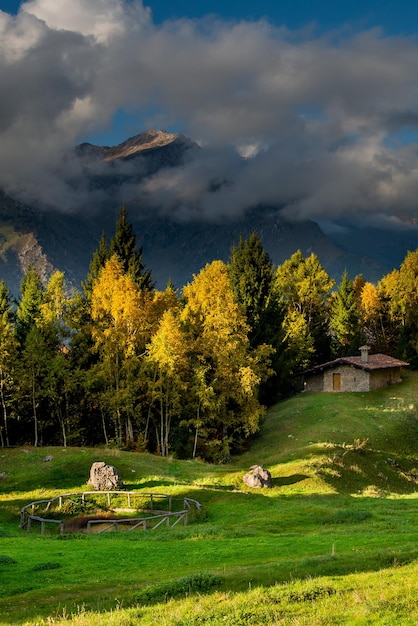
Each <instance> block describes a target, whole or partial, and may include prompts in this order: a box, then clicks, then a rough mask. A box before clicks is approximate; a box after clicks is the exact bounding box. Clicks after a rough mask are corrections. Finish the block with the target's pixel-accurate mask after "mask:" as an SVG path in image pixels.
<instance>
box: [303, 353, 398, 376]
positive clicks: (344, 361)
mask: <svg viewBox="0 0 418 626" xmlns="http://www.w3.org/2000/svg"><path fill="white" fill-rule="evenodd" d="M338 365H351V366H352V367H357V368H358V369H362V370H365V371H367V372H371V371H372V370H380V369H388V368H391V367H407V366H408V365H409V363H406V361H400V360H399V359H395V358H393V357H392V356H388V355H387V354H369V359H368V361H367V363H364V362H363V361H362V358H361V356H343V357H340V358H339V359H334V360H333V361H328V362H327V363H322V364H321V365H316V367H312V368H311V369H309V370H305V372H303V373H304V374H311V373H312V374H313V373H315V372H321V371H322V370H324V369H329V368H332V367H337V366H338Z"/></svg>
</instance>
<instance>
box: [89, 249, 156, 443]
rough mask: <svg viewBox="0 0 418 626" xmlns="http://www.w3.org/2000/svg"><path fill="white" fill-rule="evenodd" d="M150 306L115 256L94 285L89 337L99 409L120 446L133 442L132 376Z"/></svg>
mask: <svg viewBox="0 0 418 626" xmlns="http://www.w3.org/2000/svg"><path fill="white" fill-rule="evenodd" d="M150 301H152V295H151V294H150V293H149V292H143V291H141V290H140V289H139V287H138V286H137V285H136V284H135V282H134V280H133V278H132V277H131V276H130V275H129V274H127V273H125V272H124V270H123V266H122V262H121V261H120V260H119V259H118V257H117V256H116V255H115V256H112V257H111V258H110V259H109V260H108V261H107V262H106V263H105V265H104V267H103V268H102V270H101V272H100V274H99V276H98V278H97V279H96V280H95V282H94V283H93V288H92V294H91V317H92V320H93V326H92V337H93V340H94V342H95V348H96V350H97V352H98V354H99V361H98V364H97V366H96V371H97V374H98V376H99V377H100V378H101V380H102V381H103V386H104V388H105V390H106V391H105V392H104V393H103V394H102V405H103V406H105V407H106V409H107V411H108V412H109V413H110V414H111V418H112V419H113V421H114V423H115V430H116V438H117V441H118V443H119V444H121V443H123V441H124V440H125V441H126V440H132V439H133V425H132V420H133V418H134V416H135V405H136V391H137V390H136V382H135V381H136V372H137V371H138V369H139V358H140V354H141V353H142V352H143V351H144V349H145V343H146V340H147V338H148V336H149V332H150V329H149V319H148V316H147V310H148V308H149V307H150Z"/></svg>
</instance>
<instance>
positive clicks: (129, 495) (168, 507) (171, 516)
mask: <svg viewBox="0 0 418 626" xmlns="http://www.w3.org/2000/svg"><path fill="white" fill-rule="evenodd" d="M92 495H94V496H95V499H97V498H98V497H99V498H100V496H104V497H105V502H106V504H107V506H108V508H110V507H111V505H112V504H114V502H115V500H116V498H118V504H121V502H120V500H121V499H122V501H124V500H125V497H126V508H128V509H134V504H135V502H136V504H139V503H140V502H141V501H142V503H143V502H144V498H146V499H147V501H146V504H147V507H146V508H141V510H142V511H144V512H145V511H147V512H148V513H149V512H152V513H153V515H152V516H147V517H137V518H132V517H130V518H126V519H106V518H104V519H95V520H88V522H87V529H86V530H87V533H91V532H92V527H93V526H94V525H96V524H102V526H103V528H100V530H98V531H97V532H99V533H102V532H109V531H117V530H120V529H121V527H124V529H125V530H129V531H131V530H138V529H140V530H147V529H152V530H155V529H156V528H159V527H160V526H161V525H163V524H164V523H165V525H166V526H167V527H171V528H174V526H176V525H177V524H178V523H179V522H181V521H183V524H184V525H185V526H186V525H187V522H188V512H189V511H190V510H191V509H195V510H197V511H200V510H201V508H202V505H201V504H200V502H198V501H197V500H194V499H193V498H183V509H182V510H181V511H172V506H173V496H171V495H169V494H159V493H152V492H149V493H148V492H143V491H83V492H79V493H67V494H61V495H59V496H55V497H53V498H49V499H47V500H36V501H35V502H31V503H30V504H27V505H26V506H24V507H23V508H22V509H21V511H20V528H22V529H23V528H26V530H27V532H31V530H32V526H33V524H34V523H39V524H40V529H41V534H42V535H43V534H45V528H46V526H47V525H48V524H52V525H58V526H59V532H60V534H63V533H64V520H63V519H51V518H49V517H43V516H42V513H44V514H45V513H47V512H48V511H49V510H51V508H52V507H53V506H54V505H55V506H56V507H57V510H58V511H59V510H61V509H62V507H63V505H64V503H65V502H66V501H67V502H68V501H69V502H70V503H73V504H77V503H76V502H75V499H78V500H79V501H80V499H81V503H82V504H85V503H86V501H88V500H89V496H90V499H92V498H91V496H92ZM122 504H123V502H122ZM161 507H164V508H161ZM118 508H121V507H118ZM39 509H42V511H39ZM127 527H129V528H127Z"/></svg>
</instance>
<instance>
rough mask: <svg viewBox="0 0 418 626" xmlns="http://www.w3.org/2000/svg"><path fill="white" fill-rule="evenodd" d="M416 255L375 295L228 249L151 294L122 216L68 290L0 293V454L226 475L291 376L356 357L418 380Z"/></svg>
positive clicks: (309, 268) (37, 287)
mask: <svg viewBox="0 0 418 626" xmlns="http://www.w3.org/2000/svg"><path fill="white" fill-rule="evenodd" d="M417 331H418V250H416V251H414V252H408V254H407V256H406V258H405V259H404V261H403V263H402V264H401V266H400V268H399V269H395V270H393V271H392V272H391V273H389V274H388V275H386V276H384V277H382V278H381V280H380V281H379V282H378V283H377V284H372V283H370V282H367V281H365V280H364V278H363V276H361V275H358V276H355V277H353V278H350V277H349V276H348V273H347V272H346V271H345V272H344V273H343V275H342V277H341V280H340V282H339V284H336V283H335V281H334V280H333V279H332V278H331V277H330V276H329V275H328V274H327V272H326V271H325V270H324V268H323V267H322V266H321V263H320V261H319V259H318V258H317V256H316V255H315V254H311V255H310V256H307V257H305V256H304V255H303V254H302V252H300V251H297V252H295V253H294V254H293V255H292V256H291V258H290V259H288V260H286V261H284V263H283V264H281V265H279V266H278V267H274V266H273V263H272V262H271V260H270V258H269V255H268V253H267V252H266V251H265V250H264V249H263V246H262V242H261V238H260V236H259V235H258V234H257V233H255V232H254V233H252V234H251V235H250V236H249V237H248V238H247V239H244V238H243V237H241V238H240V240H239V242H237V243H236V246H234V247H233V248H232V249H231V251H230V258H229V261H228V263H225V262H223V261H219V260H216V261H213V262H212V263H209V264H207V265H206V266H205V267H204V268H202V270H201V271H200V272H199V273H198V274H196V275H195V276H194V277H193V280H192V281H191V282H190V283H189V284H187V285H186V286H185V287H184V288H183V289H182V290H178V289H176V288H175V286H174V285H173V284H171V282H170V281H169V282H168V284H167V286H166V288H165V290H164V291H161V290H158V289H156V288H155V286H154V284H153V280H152V273H151V271H150V270H149V269H147V268H146V267H144V264H143V260H142V250H141V249H138V247H137V244H136V238H135V234H134V232H133V228H132V226H131V224H130V223H129V221H128V214H127V211H126V209H125V208H124V207H122V208H121V210H120V212H119V217H118V220H117V222H116V225H115V232H114V236H113V237H112V239H111V240H110V241H107V239H106V238H105V236H104V235H103V236H102V238H101V240H100V242H99V243H98V247H97V250H96V251H95V253H94V255H93V257H92V259H91V263H90V268H89V272H88V275H87V276H86V279H85V281H84V282H83V284H82V286H81V289H80V290H78V291H71V292H69V291H68V290H67V288H66V284H65V277H64V274H63V273H62V272H59V271H57V272H55V273H54V274H53V275H52V276H51V277H50V278H49V280H48V282H47V284H45V285H44V284H43V283H42V281H41V279H40V277H39V276H38V274H37V273H36V271H35V269H34V268H33V267H29V268H28V270H27V272H26V273H25V275H24V277H23V279H22V282H21V287H20V293H19V294H18V296H17V297H16V298H15V297H14V295H13V294H11V293H10V291H9V290H8V288H7V286H6V284H5V283H4V281H0V398H1V418H0V445H1V446H2V447H5V446H14V445H23V444H24V445H33V446H42V445H59V446H63V447H65V446H69V445H71V446H95V445H107V446H114V447H118V448H121V449H125V450H137V451H148V452H152V453H155V454H158V455H161V456H169V455H172V454H175V455H177V456H178V457H181V458H201V459H204V460H208V461H211V462H215V463H222V462H227V461H228V460H229V458H230V455H231V454H232V453H236V452H239V451H242V450H244V449H245V448H246V447H247V446H248V442H249V441H251V438H252V437H253V436H254V435H255V434H256V433H257V431H258V429H259V426H260V424H261V421H262V419H263V414H264V411H265V407H266V406H269V405H271V404H273V403H274V402H276V401H277V400H278V399H280V398H282V397H284V396H286V395H288V394H291V393H294V392H295V391H296V390H297V380H298V379H297V374H298V373H299V372H301V371H303V370H304V369H306V368H308V367H311V366H313V365H316V364H318V363H321V362H324V361H327V360H330V359H332V358H335V357H338V356H345V355H348V354H357V353H358V348H359V346H360V345H362V344H364V343H367V344H368V345H369V346H370V347H371V350H372V352H383V353H385V354H389V355H391V356H396V357H398V358H402V359H404V360H406V361H408V362H409V363H410V364H411V365H412V366H417V365H418V332H417Z"/></svg>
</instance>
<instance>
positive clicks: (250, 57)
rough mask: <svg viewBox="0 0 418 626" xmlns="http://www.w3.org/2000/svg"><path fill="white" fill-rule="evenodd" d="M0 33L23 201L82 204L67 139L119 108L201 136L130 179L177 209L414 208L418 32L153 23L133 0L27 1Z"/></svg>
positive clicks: (11, 181)
mask: <svg viewBox="0 0 418 626" xmlns="http://www.w3.org/2000/svg"><path fill="white" fill-rule="evenodd" d="M0 35H1V37H0V85H1V89H2V98H1V99H0V186H2V187H3V188H5V189H6V190H7V191H8V192H9V193H11V194H15V195H18V196H19V197H20V198H22V199H26V200H33V199H34V198H36V199H37V200H38V201H39V202H40V203H48V204H50V205H54V206H57V207H58V208H60V209H62V210H74V209H75V208H76V207H77V206H80V205H85V204H86V203H88V202H89V200H91V198H90V197H89V194H90V193H91V191H90V190H89V188H88V187H87V185H86V184H85V183H84V182H83V179H82V178H81V176H80V174H81V165H80V163H79V162H78V161H77V160H75V159H69V156H68V155H69V151H70V150H71V149H72V147H73V146H74V145H75V144H76V143H77V142H78V141H80V140H81V138H82V137H83V136H86V135H87V134H89V133H93V132H97V131H99V130H100V129H104V128H105V127H106V125H107V124H109V123H110V121H111V119H112V117H113V115H114V114H115V112H116V111H118V110H120V109H122V108H124V109H125V110H128V111H130V112H137V113H138V120H141V123H142V124H144V123H145V119H146V123H147V125H149V126H155V125H156V124H157V123H158V125H159V126H161V125H162V126H170V125H172V124H175V123H177V124H181V125H182V128H183V132H184V133H185V134H188V135H189V136H191V137H192V138H193V139H196V140H197V141H199V142H200V144H201V145H202V148H203V150H201V151H200V153H199V156H198V157H197V158H196V159H195V160H191V161H189V162H188V163H187V164H186V165H184V166H182V167H181V168H175V169H167V170H165V171H161V172H160V173H159V174H158V175H156V176H154V177H153V178H151V179H150V180H148V181H147V182H146V184H145V183H142V184H140V185H135V184H132V183H129V188H127V189H126V194H125V195H126V196H127V197H133V196H134V195H136V194H137V195H139V196H140V197H141V198H142V199H146V200H147V202H148V203H149V204H155V205H158V207H159V208H160V210H169V211H175V212H176V214H177V215H178V217H179V219H192V218H193V219H194V218H196V217H200V218H204V219H220V218H225V217H227V216H232V217H233V216H235V215H239V214H240V213H242V212H243V211H244V210H245V209H246V208H248V207H249V206H251V205H254V204H259V203H263V204H274V205H278V206H281V207H284V208H283V210H284V211H285V212H286V213H287V214H288V215H290V216H292V217H301V218H302V217H317V218H319V217H321V218H323V219H332V218H334V217H338V216H339V215H347V214H357V213H358V214H364V212H369V213H370V215H374V214H376V213H379V212H380V213H383V214H386V215H391V214H392V213H394V212H396V211H398V212H399V211H402V212H412V211H414V210H415V207H416V198H417V192H418V173H417V172H418V158H417V151H416V144H415V143H414V142H413V141H409V142H406V141H405V136H404V135H402V133H405V132H409V130H410V129H411V128H412V129H413V128H415V127H416V126H417V121H418V88H417V85H418V43H417V41H416V40H415V39H413V38H409V39H408V38H391V37H386V36H385V35H384V34H382V33H381V32H379V31H377V30H375V31H368V32H363V33H352V34H350V35H347V34H338V33H332V34H330V36H329V37H326V36H322V37H315V35H313V34H312V33H310V32H309V31H306V32H296V33H291V32H289V31H287V30H286V29H284V28H282V29H278V28H274V27H273V26H271V25H269V24H268V23H267V22H238V23H232V22H224V21H220V20H213V19H211V20H209V19H208V20H200V21H191V20H180V21H172V22H167V23H165V24H162V25H159V26H156V25H154V24H153V22H152V16H151V14H150V11H149V10H147V9H146V8H144V6H143V5H142V3H141V2H140V1H138V0H137V1H133V2H129V3H128V2H124V1H123V0H95V2H91V0H72V2H67V1H64V0H31V1H30V2H27V3H25V4H24V5H23V6H22V8H21V11H20V13H19V14H18V15H17V16H16V17H11V16H9V15H7V14H5V13H2V12H1V11H0ZM145 111H147V112H148V114H147V117H146V116H145ZM153 111H154V113H152V112H153ZM137 130H138V132H141V131H142V130H145V128H144V127H143V126H141V127H140V128H138V129H137ZM240 154H241V155H244V156H246V157H248V158H246V159H245V160H244V159H243V158H242V156H239V155H240ZM100 193H101V192H100V191H96V192H95V194H96V197H95V198H94V201H97V200H98V198H100ZM119 195H120V197H123V196H124V192H123V190H120V194H119Z"/></svg>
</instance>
